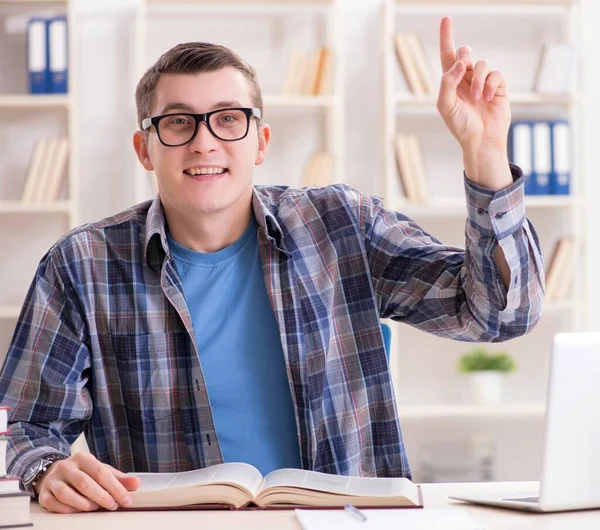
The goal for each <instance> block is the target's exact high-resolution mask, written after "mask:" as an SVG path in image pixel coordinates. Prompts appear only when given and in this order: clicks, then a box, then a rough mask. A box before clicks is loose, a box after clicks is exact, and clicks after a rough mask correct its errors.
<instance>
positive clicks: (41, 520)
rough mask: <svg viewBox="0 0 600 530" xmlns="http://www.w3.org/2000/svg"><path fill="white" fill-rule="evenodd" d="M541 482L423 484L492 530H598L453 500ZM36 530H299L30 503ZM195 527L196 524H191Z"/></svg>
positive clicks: (288, 513) (216, 517)
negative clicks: (67, 510)
mask: <svg viewBox="0 0 600 530" xmlns="http://www.w3.org/2000/svg"><path fill="white" fill-rule="evenodd" d="M536 487H537V483H536V482H514V483H509V482H497V483H479V484H473V483H470V484H469V483H465V484H424V485H423V486H422V488H423V499H424V502H425V509H428V508H438V509H440V508H451V509H463V510H466V511H467V512H468V513H469V514H470V515H471V517H473V518H474V519H475V520H476V521H478V522H480V523H482V524H484V525H486V526H487V527H488V528H489V529H490V530H503V529H510V530H532V529H533V530H564V529H565V528H568V529H569V530H582V529H585V530H591V529H594V530H598V528H600V510H590V511H580V512H565V513H556V514H533V513H525V512H518V511H513V510H505V509H496V508H487V507H478V506H472V505H468V504H464V503H462V502H458V501H451V500H449V499H448V495H456V494H466V493H493V492H509V491H527V490H533V489H535V488H536ZM31 520H32V522H33V524H34V527H33V528H34V530H107V529H110V530H135V529H140V528H143V529H144V530H164V529H165V528H181V529H184V528H218V529H219V530H229V529H233V528H236V529H238V528H247V529H250V530H252V529H254V528H256V529H260V530H299V529H300V526H299V525H298V523H297V522H296V518H295V514H294V510H277V511H271V512H269V511H241V512H235V511H229V510H222V511H221V510H217V511H202V510H199V511H172V512H168V511H163V512H97V513H95V512H92V513H78V514H73V515H60V514H52V513H48V512H46V511H45V510H44V509H43V508H41V507H40V506H39V505H38V504H37V503H35V502H32V504H31ZM192 525H193V526H192Z"/></svg>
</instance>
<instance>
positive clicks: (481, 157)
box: [463, 146, 513, 289]
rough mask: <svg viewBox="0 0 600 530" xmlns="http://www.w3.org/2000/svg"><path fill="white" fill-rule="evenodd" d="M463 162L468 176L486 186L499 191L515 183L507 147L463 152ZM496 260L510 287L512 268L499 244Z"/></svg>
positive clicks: (506, 284) (506, 285)
mask: <svg viewBox="0 0 600 530" xmlns="http://www.w3.org/2000/svg"><path fill="white" fill-rule="evenodd" d="M463 163H464V167H465V174H466V175H467V178H468V179H469V180H470V181H471V182H474V183H475V184H478V185H479V186H482V187H484V188H487V189H490V190H493V191H498V190H501V189H503V188H506V187H507V186H510V185H511V184H512V183H513V178H512V173H511V171H510V166H509V164H508V155H507V154H506V149H504V148H503V147H502V146H499V147H493V148H488V149H478V150H477V151H476V152H472V153H470V152H466V151H465V152H463ZM494 261H495V262H496V266H497V267H498V273H499V274H500V277H501V278H502V281H503V282H504V286H505V287H506V288H507V289H508V288H509V287H510V268H509V266H508V263H507V262H506V258H505V256H504V252H503V250H502V249H501V248H500V246H498V248H497V249H496V251H495V252H494Z"/></svg>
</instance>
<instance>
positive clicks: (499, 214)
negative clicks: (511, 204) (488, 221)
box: [496, 212, 506, 219]
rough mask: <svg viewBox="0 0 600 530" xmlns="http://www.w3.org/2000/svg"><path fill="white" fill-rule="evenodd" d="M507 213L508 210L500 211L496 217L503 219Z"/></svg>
mask: <svg viewBox="0 0 600 530" xmlns="http://www.w3.org/2000/svg"><path fill="white" fill-rule="evenodd" d="M505 214H506V212H500V213H497V214H496V219H502V218H503V217H504V215H505Z"/></svg>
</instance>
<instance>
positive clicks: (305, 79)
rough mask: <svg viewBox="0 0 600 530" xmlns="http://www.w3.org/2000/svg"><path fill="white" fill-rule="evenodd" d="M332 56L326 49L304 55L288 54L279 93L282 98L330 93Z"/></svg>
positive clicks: (293, 51)
mask: <svg viewBox="0 0 600 530" xmlns="http://www.w3.org/2000/svg"><path fill="white" fill-rule="evenodd" d="M332 70H333V56H332V53H331V50H329V49H328V48H317V49H315V50H313V51H312V52H310V53H308V54H305V53H303V52H301V51H299V50H297V49H294V50H292V51H291V52H290V56H289V59H288V65H287V69H286V74H285V78H284V80H283V86H282V89H281V93H282V95H284V96H320V95H324V94H328V93H329V92H330V91H331V76H332Z"/></svg>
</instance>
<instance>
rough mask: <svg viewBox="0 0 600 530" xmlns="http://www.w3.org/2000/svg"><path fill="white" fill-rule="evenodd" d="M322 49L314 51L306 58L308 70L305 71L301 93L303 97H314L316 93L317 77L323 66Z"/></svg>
mask: <svg viewBox="0 0 600 530" xmlns="http://www.w3.org/2000/svg"><path fill="white" fill-rule="evenodd" d="M321 50H322V49H321V48H317V49H316V50H312V51H311V52H310V53H309V54H308V56H307V58H306V68H305V69H304V79H303V82H302V87H301V90H300V93H301V94H302V95H303V96H312V95H314V94H315V93H316V92H315V91H316V83H317V77H318V76H319V68H320V65H321Z"/></svg>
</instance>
